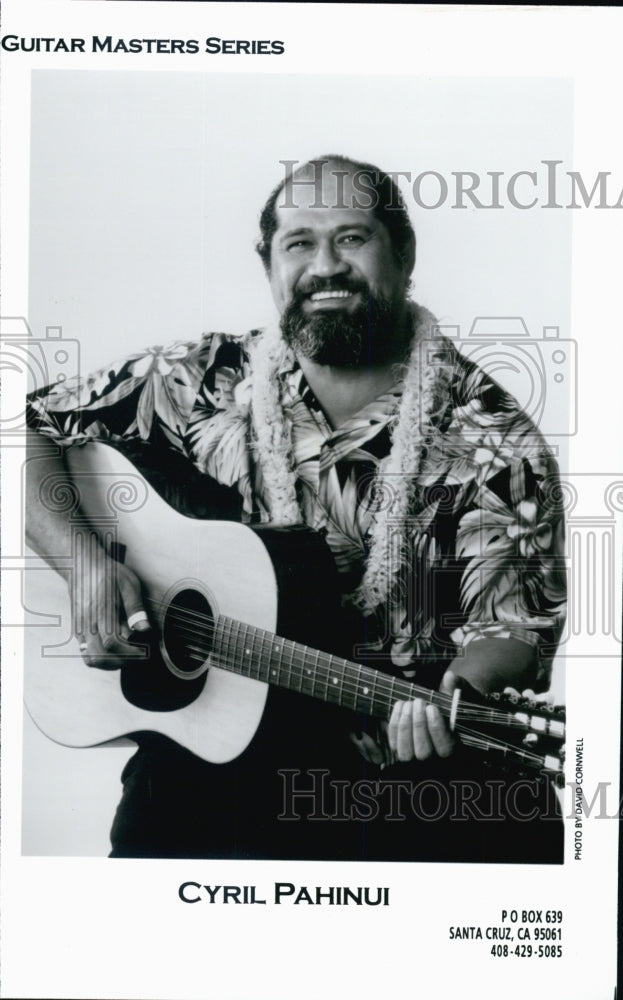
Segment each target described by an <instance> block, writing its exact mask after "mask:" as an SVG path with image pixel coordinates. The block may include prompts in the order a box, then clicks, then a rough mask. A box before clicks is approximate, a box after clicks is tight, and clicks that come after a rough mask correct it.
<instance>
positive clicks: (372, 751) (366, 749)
mask: <svg viewBox="0 0 623 1000" xmlns="http://www.w3.org/2000/svg"><path fill="white" fill-rule="evenodd" d="M350 738H351V740H352V742H353V743H354V744H355V746H356V747H357V749H358V750H359V753H360V754H361V756H362V757H363V758H364V760H367V761H368V762H369V763H370V764H382V763H383V752H382V750H381V748H380V747H379V745H378V744H377V742H376V740H373V739H372V737H371V736H370V735H369V734H368V733H361V734H359V735H358V736H357V735H356V734H355V733H350Z"/></svg>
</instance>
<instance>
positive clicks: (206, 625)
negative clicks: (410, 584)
mask: <svg viewBox="0 0 623 1000" xmlns="http://www.w3.org/2000/svg"><path fill="white" fill-rule="evenodd" d="M150 603H151V604H154V605H160V606H161V607H169V605H165V604H164V603H163V602H157V601H154V600H150ZM171 617H172V618H174V620H175V621H176V622H186V621H189V622H191V623H192V624H194V622H195V621H196V622H199V623H200V624H201V626H202V631H203V632H204V635H206V636H208V637H212V636H213V635H215V634H216V632H217V627H215V626H214V624H213V621H212V619H210V618H208V617H207V616H204V615H201V614H196V613H194V612H187V611H184V612H180V611H179V610H177V609H176V611H175V612H174V613H173V614H172V615H171ZM220 621H221V623H222V624H221V626H220V627H221V628H223V627H225V626H224V623H227V626H226V627H227V628H228V632H229V635H230V636H231V634H232V633H233V630H234V628H235V629H236V630H237V633H238V634H237V636H236V639H235V641H239V640H240V639H242V641H243V642H246V641H249V639H250V641H251V644H253V642H254V641H255V639H254V636H255V637H256V638H259V640H260V642H261V643H262V645H264V644H265V643H266V642H268V641H269V640H271V641H272V640H275V639H277V640H279V641H280V642H281V643H283V644H286V645H287V646H288V647H289V649H290V650H291V654H292V656H291V659H292V662H293V664H294V665H295V666H300V667H301V669H304V670H307V671H308V672H309V669H310V668H309V663H308V660H306V658H305V654H306V653H307V654H308V655H311V656H312V657H313V659H314V660H316V661H317V662H316V664H315V666H314V671H315V672H316V673H317V672H318V670H317V668H318V666H320V665H321V664H320V660H323V661H325V662H324V663H323V664H322V666H323V667H326V669H327V670H328V672H329V673H330V672H331V669H333V670H334V671H335V670H336V669H337V670H339V669H342V670H343V669H344V668H346V669H348V668H351V672H352V670H357V671H358V673H359V674H360V675H365V673H366V671H367V669H369V668H366V667H365V666H363V665H361V664H357V663H354V662H352V661H349V660H344V659H343V658H340V657H335V656H332V655H331V654H329V653H322V652H321V651H318V650H311V649H310V648H309V647H305V646H302V644H300V643H294V642H293V641H292V640H289V639H283V638H282V637H280V636H276V635H274V634H272V633H269V632H266V631H265V630H263V629H259V628H257V627H256V626H251V625H246V624H245V623H242V622H237V621H236V620H235V619H230V618H227V617H226V616H220ZM240 630H250V632H251V636H249V635H246V636H244V635H243V636H240ZM179 631H180V632H183V631H184V629H180V630H179ZM187 631H188V634H189V635H191V637H192V638H200V637H199V636H197V635H196V634H195V632H194V631H193V632H191V631H189V630H187ZM297 647H299V648H300V649H301V652H300V653H299V654H297V653H296V648H297ZM198 651H199V652H200V653H202V654H203V650H200V649H199V650H198ZM260 652H261V651H260ZM209 654H210V650H209V649H207V650H206V651H205V656H203V657H202V659H201V662H205V659H207V656H208V655H209ZM297 656H298V659H299V661H300V662H297ZM301 657H302V659H301ZM198 659H199V658H198ZM298 676H300V675H298ZM325 679H328V678H325ZM344 679H345V680H346V682H347V683H352V682H351V681H350V679H349V678H348V676H346V677H345V678H344ZM344 679H343V680H344ZM365 680H366V681H367V683H368V684H375V685H379V684H380V685H385V686H386V688H387V686H389V688H391V695H392V696H393V699H394V701H395V700H397V698H396V688H402V691H403V693H404V695H405V698H407V699H409V700H410V699H411V698H413V696H414V692H415V691H417V689H418V685H415V684H413V683H412V682H410V681H406V680H403V679H401V678H397V677H396V678H392V677H391V675H383V674H382V672H381V671H375V672H374V674H373V675H372V676H370V675H368V677H367V678H365ZM361 681H362V677H361V676H360V677H359V678H357V679H356V680H354V684H355V689H357V688H358V687H360V686H361ZM419 690H420V692H421V696H422V697H423V698H427V699H429V700H432V701H434V702H435V703H438V704H439V707H442V708H447V709H449V708H450V707H451V704H452V696H451V695H444V694H443V692H431V691H429V689H424V688H420V689H419ZM431 695H432V697H431ZM520 708H521V703H518V709H520ZM526 708H527V709H528V710H529V711H530V713H531V714H532V715H535V716H538V717H539V718H544V719H545V720H546V721H548V720H549V719H551V716H550V715H549V714H545V713H540V714H539V712H538V711H535V709H534V707H533V706H532V705H527V706H526ZM518 709H516V711H517V710H518ZM459 711H460V712H461V713H462V714H463V715H464V716H468V715H469V717H470V718H471V720H472V721H489V722H492V723H493V724H496V723H497V724H499V725H503V726H505V727H506V728H516V729H520V730H522V731H524V732H525V731H526V729H527V727H526V724H525V723H524V722H522V721H521V720H518V719H516V718H515V716H514V715H513V714H512V713H511V712H508V713H507V712H502V711H500V709H495V708H489V707H486V706H483V707H481V706H475V705H473V704H470V703H469V702H463V703H462V704H461V706H460V708H459ZM550 735H553V736H554V737H555V738H560V737H559V735H558V734H550Z"/></svg>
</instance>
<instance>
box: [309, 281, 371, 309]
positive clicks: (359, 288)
mask: <svg viewBox="0 0 623 1000" xmlns="http://www.w3.org/2000/svg"><path fill="white" fill-rule="evenodd" d="M316 292H351V293H352V294H353V295H354V294H355V293H356V292H361V293H362V295H369V294H370V289H369V288H368V285H367V283H366V282H365V281H357V280H355V279H353V278H348V277H345V276H343V275H336V276H335V277H334V278H311V279H310V280H309V281H308V282H306V283H305V285H302V286H301V287H299V288H296V289H295V290H294V292H293V295H292V299H291V302H292V303H294V304H299V303H301V302H303V301H304V300H305V299H307V298H309V296H310V295H314V294H315V293H316Z"/></svg>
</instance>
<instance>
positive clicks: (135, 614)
mask: <svg viewBox="0 0 623 1000" xmlns="http://www.w3.org/2000/svg"><path fill="white" fill-rule="evenodd" d="M118 588H119V595H120V597H121V605H122V609H123V615H124V617H125V619H126V621H127V623H128V627H129V628H130V629H132V630H133V631H136V632H146V631H147V629H149V628H151V625H150V623H149V616H148V614H147V612H146V611H145V608H144V602H143V595H142V593H141V585H140V583H139V581H138V578H137V577H136V576H135V575H134V573H120V574H119V580H118Z"/></svg>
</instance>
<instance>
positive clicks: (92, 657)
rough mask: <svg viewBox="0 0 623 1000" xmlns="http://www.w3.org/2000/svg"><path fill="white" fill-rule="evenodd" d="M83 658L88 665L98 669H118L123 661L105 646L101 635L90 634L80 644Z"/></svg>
mask: <svg viewBox="0 0 623 1000" xmlns="http://www.w3.org/2000/svg"><path fill="white" fill-rule="evenodd" d="M80 652H81V653H82V659H83V660H84V662H85V663H86V665H87V667H96V668H97V669H98V670H118V669H119V667H120V666H121V663H122V661H121V660H120V659H119V658H118V657H117V656H115V655H113V654H111V653H110V652H109V651H107V650H106V649H105V648H104V644H103V643H102V640H101V638H100V636H99V635H89V636H88V637H87V638H86V639H85V641H84V642H83V643H81V646H80Z"/></svg>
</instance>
